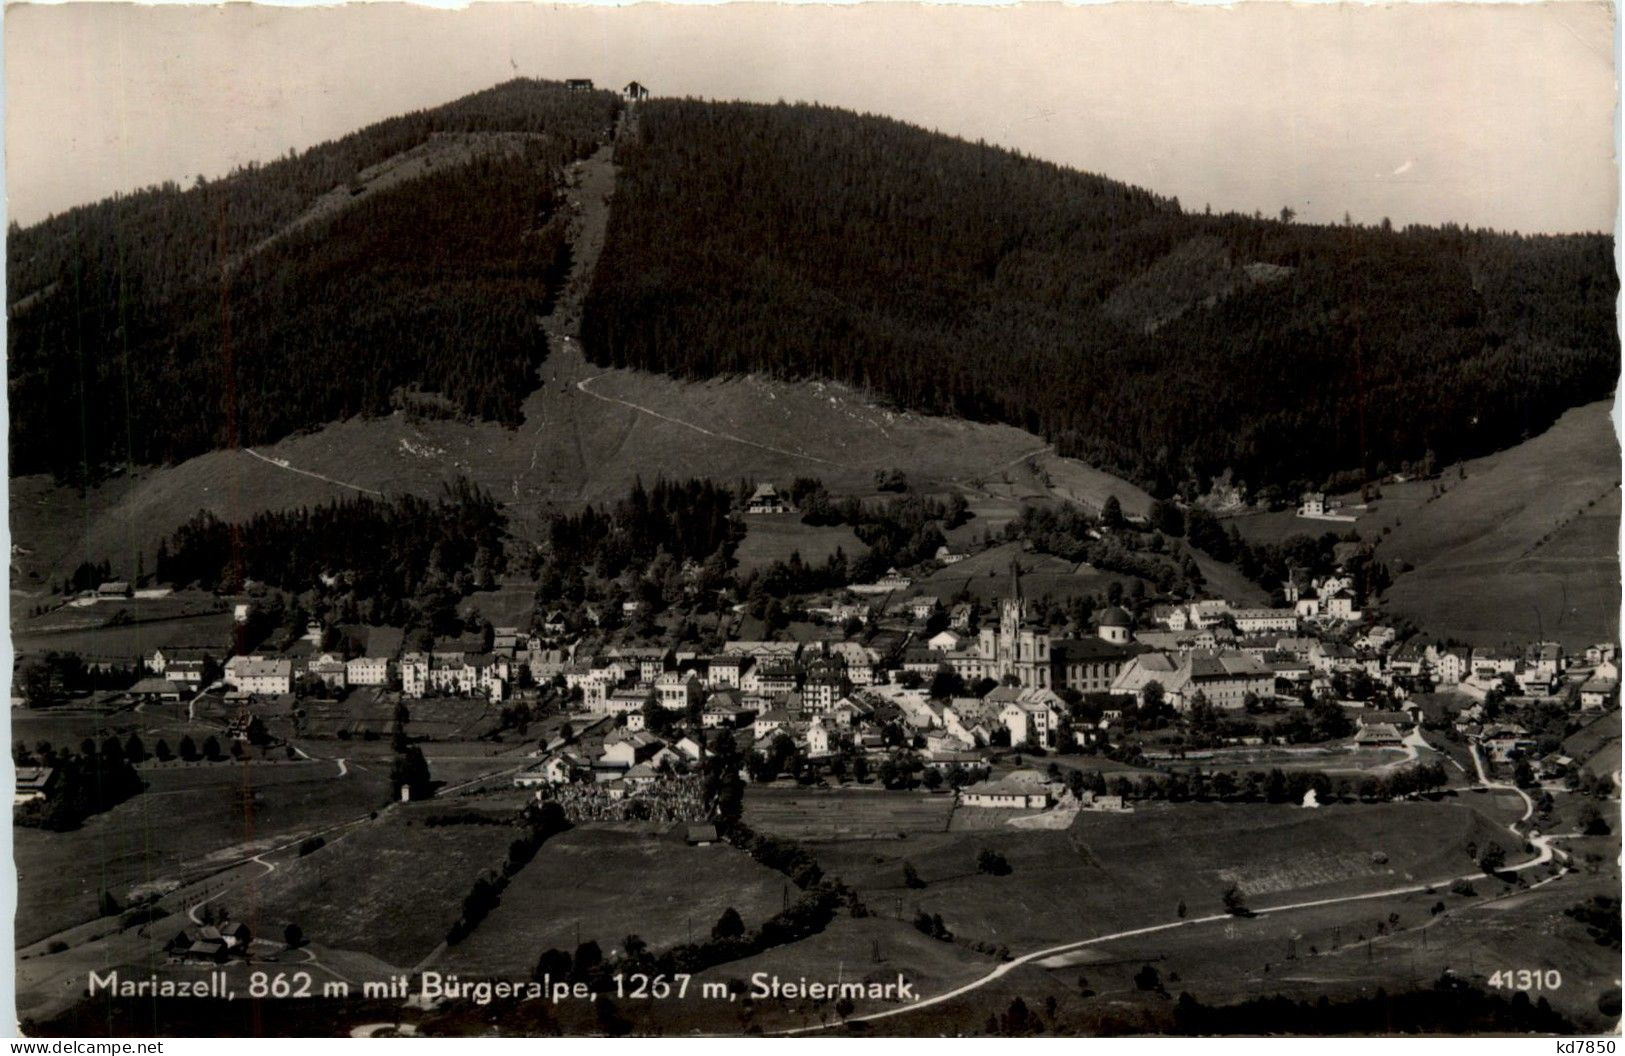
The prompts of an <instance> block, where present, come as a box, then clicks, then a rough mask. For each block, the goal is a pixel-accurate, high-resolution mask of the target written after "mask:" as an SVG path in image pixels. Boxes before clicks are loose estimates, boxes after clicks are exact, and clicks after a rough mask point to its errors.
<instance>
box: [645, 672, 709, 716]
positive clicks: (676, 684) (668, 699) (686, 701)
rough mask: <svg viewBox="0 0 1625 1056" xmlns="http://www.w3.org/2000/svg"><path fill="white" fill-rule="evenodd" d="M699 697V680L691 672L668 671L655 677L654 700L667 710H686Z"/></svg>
mask: <svg viewBox="0 0 1625 1056" xmlns="http://www.w3.org/2000/svg"><path fill="white" fill-rule="evenodd" d="M699 699H700V680H699V679H697V678H695V677H694V676H693V675H691V674H685V673H682V672H678V671H668V672H666V673H665V674H663V675H661V676H659V677H658V678H656V679H655V702H656V703H658V704H659V705H660V706H661V707H663V708H665V709H666V710H668V711H687V710H688V709H689V707H690V706H691V705H693V704H695V703H697V702H698V701H699Z"/></svg>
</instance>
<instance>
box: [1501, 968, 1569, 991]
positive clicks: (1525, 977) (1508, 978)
mask: <svg viewBox="0 0 1625 1056" xmlns="http://www.w3.org/2000/svg"><path fill="white" fill-rule="evenodd" d="M1490 985H1491V986H1493V987H1495V988H1496V989H1498V990H1556V989H1557V988H1558V987H1560V986H1562V985H1563V973H1562V972H1559V971H1558V970H1557V969H1556V968H1547V969H1546V970H1544V971H1542V970H1541V969H1539V968H1536V969H1533V970H1531V969H1529V968H1517V969H1513V968H1505V969H1503V970H1501V971H1499V972H1496V973H1495V974H1494V975H1492V976H1490Z"/></svg>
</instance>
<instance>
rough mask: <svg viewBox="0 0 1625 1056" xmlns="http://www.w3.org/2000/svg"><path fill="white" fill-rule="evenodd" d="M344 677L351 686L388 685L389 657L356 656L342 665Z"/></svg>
mask: <svg viewBox="0 0 1625 1056" xmlns="http://www.w3.org/2000/svg"><path fill="white" fill-rule="evenodd" d="M344 677H345V679H346V680H347V681H348V682H349V683H350V685H352V686H387V685H389V658H388V657H386V656H358V657H355V658H353V659H351V660H349V661H348V662H346V663H345V665H344Z"/></svg>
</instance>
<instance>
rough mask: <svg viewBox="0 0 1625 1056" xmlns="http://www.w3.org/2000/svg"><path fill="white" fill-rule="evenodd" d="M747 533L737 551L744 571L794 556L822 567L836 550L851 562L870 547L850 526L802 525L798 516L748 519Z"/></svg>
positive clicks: (788, 515)
mask: <svg viewBox="0 0 1625 1056" xmlns="http://www.w3.org/2000/svg"><path fill="white" fill-rule="evenodd" d="M745 524H746V527H747V531H746V532H745V538H744V539H743V540H741V541H740V543H739V549H738V550H736V551H735V552H734V557H735V559H736V560H737V561H738V562H739V570H740V571H741V572H753V571H755V570H757V569H761V568H766V567H767V566H768V565H771V564H773V562H775V561H787V560H789V558H790V555H791V554H793V553H799V554H800V555H801V560H802V561H804V562H806V563H807V564H809V565H812V564H822V563H823V562H824V561H825V560H826V559H828V558H829V556H830V555H831V554H833V553H835V551H836V550H838V549H839V550H844V551H845V552H846V556H847V558H848V559H853V558H857V557H860V556H862V555H863V554H864V553H866V552H868V549H869V548H868V547H866V546H864V545H863V543H861V542H860V541H859V540H858V537H857V535H856V534H854V533H853V531H852V529H851V528H850V527H848V526H847V525H844V524H840V525H824V526H815V525H810V524H802V523H801V515H800V514H795V513H784V514H769V515H758V516H754V517H749V518H746V521H745Z"/></svg>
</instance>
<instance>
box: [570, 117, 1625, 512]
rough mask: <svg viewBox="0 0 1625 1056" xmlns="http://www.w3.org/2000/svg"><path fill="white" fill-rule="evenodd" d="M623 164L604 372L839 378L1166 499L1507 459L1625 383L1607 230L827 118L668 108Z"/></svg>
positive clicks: (592, 311)
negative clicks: (1195, 175)
mask: <svg viewBox="0 0 1625 1056" xmlns="http://www.w3.org/2000/svg"><path fill="white" fill-rule="evenodd" d="M617 158H618V160H619V162H620V163H621V175H620V183H619V187H618V189H617V191H616V199H615V210H614V213H613V215H612V217H611V220H610V230H609V239H608V244H607V245H606V247H605V249H604V254H603V257H602V259H601V261H600V266H599V268H598V270H597V274H596V276H595V281H594V285H593V288H592V290H591V292H590V294H589V296H588V300H587V304H586V318H585V321H584V328H585V329H584V337H585V340H586V344H587V349H588V351H589V354H590V355H591V356H592V358H593V359H594V360H595V361H596V362H599V363H602V364H613V365H617V366H620V365H625V366H637V367H645V368H652V369H658V370H664V371H669V372H671V373H674V374H678V375H681V376H687V377H706V376H713V375H718V374H728V373H734V372H744V371H755V370H765V371H770V372H773V373H776V374H780V375H784V376H790V377H800V376H808V377H833V378H837V379H840V380H843V381H846V382H848V383H851V384H855V385H859V386H863V387H866V388H868V389H870V390H873V391H875V392H877V393H879V394H882V395H884V396H887V397H889V398H891V399H894V400H897V401H898V402H900V403H903V404H906V405H908V406H910V407H913V408H916V409H920V410H925V411H930V412H940V413H949V414H955V415H959V416H963V417H968V418H973V419H984V420H1000V421H1006V422H1010V423H1012V424H1016V425H1019V426H1022V427H1024V428H1027V429H1031V430H1033V431H1035V432H1038V433H1041V434H1043V435H1044V436H1045V437H1046V438H1048V439H1050V440H1052V441H1054V442H1055V443H1056V444H1057V446H1058V447H1059V448H1060V450H1061V451H1062V452H1063V453H1064V454H1068V455H1074V456H1077V457H1081V458H1084V459H1087V460H1088V461H1090V462H1092V463H1094V464H1097V465H1101V466H1105V467H1109V468H1112V469H1114V470H1116V471H1118V472H1121V473H1123V474H1125V475H1127V476H1129V477H1131V478H1133V479H1135V480H1137V481H1139V482H1142V483H1144V484H1146V485H1147V486H1148V487H1149V488H1150V489H1151V490H1152V491H1153V492H1154V493H1156V494H1158V495H1167V494H1170V493H1172V491H1173V489H1174V487H1175V486H1176V485H1178V484H1181V483H1184V482H1187V481H1192V480H1194V481H1197V482H1198V484H1199V485H1200V486H1201V487H1203V488H1205V486H1206V484H1207V482H1208V481H1209V480H1210V479H1211V477H1213V476H1216V475H1219V474H1222V472H1223V471H1224V470H1225V469H1230V470H1231V471H1232V473H1233V474H1234V479H1237V480H1239V481H1242V482H1244V483H1245V484H1247V485H1249V486H1251V487H1253V488H1254V489H1262V488H1264V487H1265V486H1269V487H1272V488H1274V489H1276V492H1275V493H1276V494H1277V495H1279V494H1282V493H1286V492H1290V491H1292V490H1295V489H1296V488H1298V487H1301V486H1305V485H1319V484H1322V483H1324V482H1326V481H1327V480H1328V479H1330V478H1332V477H1334V475H1336V474H1339V473H1347V472H1349V471H1355V472H1356V473H1377V472H1379V471H1380V470H1381V469H1382V467H1383V466H1384V465H1386V466H1388V467H1390V468H1393V469H1398V468H1399V467H1400V466H1401V465H1404V464H1407V463H1413V462H1414V463H1424V462H1428V461H1432V462H1434V463H1441V462H1447V461H1449V460H1453V459H1457V458H1461V457H1463V456H1466V455H1472V454H1478V453H1482V452H1485V451H1488V450H1491V449H1496V448H1499V447H1502V446H1505V445H1507V444H1510V443H1514V442H1516V441H1518V440H1519V439H1520V438H1521V437H1524V436H1526V435H1529V434H1531V433H1533V432H1536V431H1538V430H1540V429H1542V428H1544V427H1545V426H1546V425H1548V424H1549V423H1550V422H1551V421H1552V420H1553V419H1554V418H1555V417H1556V415H1557V414H1558V413H1560V412H1561V411H1562V410H1564V409H1566V408H1567V407H1569V406H1572V405H1574V404H1576V403H1579V402H1582V401H1584V400H1588V399H1596V398H1600V397H1601V396H1603V395H1605V394H1607V393H1608V392H1610V391H1611V390H1612V389H1613V387H1614V384H1615V380H1616V376H1617V372H1618V366H1617V364H1618V348H1617V339H1616V336H1615V329H1614V323H1613V302H1614V296H1615V290H1616V287H1617V282H1616V279H1615V277H1614V273H1613V268H1612V263H1611V258H1612V249H1611V242H1610V239H1609V238H1607V237H1604V236H1601V235H1583V236H1582V235H1576V236H1551V237H1519V236H1509V235H1497V234H1491V233H1488V232H1480V231H1468V230H1463V229H1461V228H1458V227H1445V228H1440V229H1431V228H1409V229H1406V230H1404V231H1394V230H1390V229H1389V228H1388V227H1387V225H1386V224H1385V225H1383V226H1381V227H1368V226H1355V225H1344V226H1325V225H1299V224H1294V223H1291V222H1289V221H1290V217H1286V216H1283V218H1282V219H1281V220H1265V219H1262V218H1252V217H1245V216H1238V215H1233V214H1232V215H1217V216H1215V215H1205V214H1195V213H1190V212H1186V211H1184V210H1182V209H1181V207H1180V205H1179V203H1178V202H1177V201H1175V200H1171V199H1164V198H1159V197H1157V196H1155V195H1153V194H1151V193H1149V192H1146V191H1143V190H1139V189H1136V188H1133V187H1129V186H1126V185H1123V184H1120V183H1117V182H1114V181H1111V180H1107V179H1103V178H1100V177H1096V176H1091V175H1087V174H1084V173H1079V172H1074V171H1069V170H1066V169H1063V168H1061V167H1059V166H1056V165H1052V164H1049V163H1045V162H1041V161H1037V160H1035V159H1032V158H1026V157H1022V156H1020V155H1017V154H1013V153H1010V152H1008V151H1004V150H1000V149H995V148H993V147H989V146H984V145H981V144H972V143H966V142H963V141H959V140H955V139H950V138H948V137H944V136H940V135H936V134H932V133H928V132H925V131H923V130H920V129H916V128H911V127H909V126H906V125H903V124H900V123H897V122H894V121H888V120H884V119H881V118H875V117H867V116H858V115H854V114H851V113H847V112H843V111H838V110H834V109H828V108H821V107H812V106H784V105H780V106H762V105H750V104H721V103H703V102H697V101H678V100H656V101H652V102H650V103H648V104H647V105H646V106H644V107H643V109H642V112H641V114H640V121H639V132H638V138H637V139H636V140H635V141H634V140H627V141H623V142H621V143H620V144H618V146H617ZM1429 453H1431V455H1432V459H1431V460H1430V459H1429V458H1428V455H1429Z"/></svg>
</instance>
